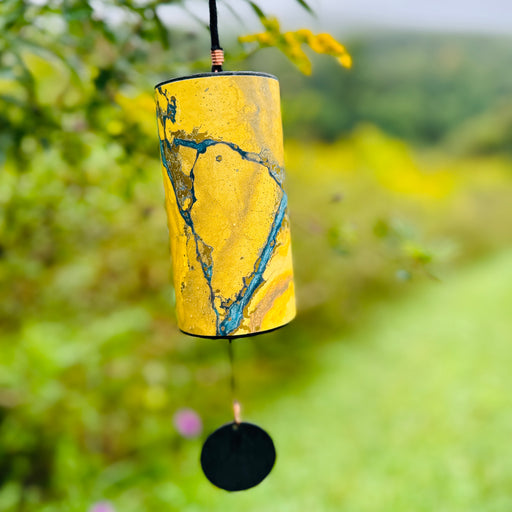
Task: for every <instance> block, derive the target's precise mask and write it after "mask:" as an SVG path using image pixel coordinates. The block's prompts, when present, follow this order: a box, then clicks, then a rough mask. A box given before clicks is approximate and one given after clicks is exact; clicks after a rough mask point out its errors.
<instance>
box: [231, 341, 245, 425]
mask: <svg viewBox="0 0 512 512" xmlns="http://www.w3.org/2000/svg"><path fill="white" fill-rule="evenodd" d="M228 352H229V367H230V376H229V387H230V390H231V400H232V402H233V418H234V420H235V423H236V424H237V425H238V424H240V422H241V421H242V420H241V412H242V411H241V409H242V408H241V406H240V402H239V401H238V400H237V398H236V394H237V390H236V377H235V355H234V351H233V338H228Z"/></svg>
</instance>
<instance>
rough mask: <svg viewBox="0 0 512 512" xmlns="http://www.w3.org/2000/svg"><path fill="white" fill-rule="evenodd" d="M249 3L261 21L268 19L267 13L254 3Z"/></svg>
mask: <svg viewBox="0 0 512 512" xmlns="http://www.w3.org/2000/svg"><path fill="white" fill-rule="evenodd" d="M247 3H248V4H249V5H250V6H251V7H252V10H253V11H254V12H255V13H256V15H257V16H258V18H259V19H260V20H262V19H265V18H266V16H265V13H264V12H263V11H262V10H261V9H260V8H259V7H258V6H257V5H256V4H255V3H254V2H250V1H249V2H247Z"/></svg>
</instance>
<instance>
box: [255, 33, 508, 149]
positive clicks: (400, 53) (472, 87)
mask: <svg viewBox="0 0 512 512" xmlns="http://www.w3.org/2000/svg"><path fill="white" fill-rule="evenodd" d="M510 44H511V40H510V39H507V38H498V37H491V36H487V37H486V36H470V35H448V34H431V35H426V34H422V35H419V34H412V33H399V34H381V35H372V36H369V35H365V36H356V37H355V38H352V40H351V41H350V51H351V54H352V56H353V58H354V66H353V68H352V69H351V70H350V72H346V71H345V70H342V69H339V68H337V67H336V66H334V65H333V63H332V62H330V61H328V60H327V59H325V58H315V59H314V73H313V75H312V77H311V78H306V77H299V76H296V74H295V73H293V72H292V70H291V68H290V67H289V65H287V63H286V62H285V61H284V60H283V59H277V62H276V59H275V58H274V59H272V58H270V55H268V56H267V55H264V54H259V55H256V56H255V57H254V59H253V62H252V64H253V65H254V66H255V67H257V68H262V69H263V68H265V69H270V70H271V71H273V72H275V73H279V77H280V81H281V85H282V89H283V111H284V122H285V126H286V128H287V133H288V135H290V136H293V137H300V138H302V139H310V140H311V139H317V140H327V141H334V140H336V139H338V138H339V137H341V136H344V135H347V134H348V133H350V132H351V131H352V130H353V129H354V128H355V127H356V126H357V125H358V124H361V123H369V124H374V125H376V126H379V127H380V128H381V129H382V130H383V131H384V132H386V133H389V134H391V135H394V136H397V137H399V138H401V139H403V140H407V141H410V142H412V143H413V144H415V145H420V146H429V145H430V146H432V145H433V144H444V143H446V144H447V145H449V146H450V148H451V149H453V150H454V151H457V152H458V153H459V154H461V153H466V154H469V153H471V154H488V153H492V152H500V151H503V152H507V153H509V154H510V153H511V152H512V135H511V134H512V106H511V105H512V69H511V67H510V65H509V63H510V55H511V52H510Z"/></svg>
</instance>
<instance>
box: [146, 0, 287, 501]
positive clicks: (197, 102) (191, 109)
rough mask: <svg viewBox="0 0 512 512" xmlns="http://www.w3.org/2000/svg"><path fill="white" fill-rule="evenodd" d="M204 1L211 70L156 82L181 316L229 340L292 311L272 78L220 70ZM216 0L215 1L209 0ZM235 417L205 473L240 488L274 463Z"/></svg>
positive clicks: (200, 330)
mask: <svg viewBox="0 0 512 512" xmlns="http://www.w3.org/2000/svg"><path fill="white" fill-rule="evenodd" d="M214 4H215V2H214V0H210V19H211V21H212V20H213V24H212V23H211V25H210V26H211V28H212V30H211V32H212V64H213V66H212V73H204V74H199V75H193V76H189V77H183V78H177V79H174V80H169V81H166V82H162V83H160V84H158V85H157V86H156V87H155V90H156V109H157V120H158V134H159V139H160V153H161V159H162V164H163V168H162V170H163V178H164V187H165V195H166V209H167V218H168V225H169V234H170V245H171V257H172V260H173V280H174V289H175V293H176V313H177V319H178V327H179V328H180V329H181V330H182V331H183V332H184V333H186V334H189V335H191V336H197V337H202V338H213V339H218V338H221V339H222V338H224V339H227V340H229V349H230V358H231V363H232V390H233V393H234V387H235V386H234V373H233V359H232V343H231V341H232V340H233V339H234V338H241V337H244V336H252V335H256V334H262V333H265V332H269V331H271V330H274V329H277V328H279V327H282V326H283V325H286V324H287V323H288V322H290V321H291V320H292V319H293V318H294V316H295V294H294V284H293V270H292V254H291V240H290V228H289V221H288V210H287V196H286V193H285V191H284V189H283V180H284V162H283V134H282V124H281V108H280V99H279V82H278V81H277V79H276V78H275V77H274V76H272V75H268V74H264V73H254V72H249V71H247V72H222V67H221V64H222V55H221V53H222V49H221V48H220V46H219V44H218V35H217V33H216V10H215V8H214V7H215V5H214ZM212 6H213V8H212ZM239 413H240V409H239V405H238V402H236V401H235V402H234V416H235V421H234V422H232V423H229V424H227V425H224V426H222V427H220V428H219V429H218V430H216V431H215V432H213V433H212V434H210V436H209V437H208V439H207V440H206V442H205V443H204V445H203V449H202V452H201V466H202V469H203V471H204V473H205V475H206V477H207V478H208V479H209V480H210V482H212V483H213V484H214V485H216V486H217V487H220V488H222V489H225V490H228V491H240V490H245V489H249V488H251V487H254V486H255V485H258V484H259V483H260V482H261V481H262V480H263V479H264V478H265V477H266V476H267V475H268V474H269V473H270V471H271V469H272V467H273V466H274V463H275V458H276V452H275V448H274V444H273V442H272V439H271V438H270V436H269V435H268V434H267V433H266V432H265V431H264V430H263V429H261V428H260V427H258V426H256V425H253V424H251V423H245V422H241V421H240V414H239Z"/></svg>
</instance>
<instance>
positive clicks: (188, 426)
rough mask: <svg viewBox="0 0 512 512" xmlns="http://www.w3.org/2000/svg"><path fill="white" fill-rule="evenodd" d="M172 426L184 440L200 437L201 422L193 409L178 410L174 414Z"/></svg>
mask: <svg viewBox="0 0 512 512" xmlns="http://www.w3.org/2000/svg"><path fill="white" fill-rule="evenodd" d="M173 419H174V426H175V427H176V430H177V431H178V432H179V433H180V434H181V435H182V436H183V437H186V438H189V439H191V438H193V437H197V436H199V435H201V432H202V431H203V422H202V421H201V418H200V416H199V414H197V412H196V411H194V410H193V409H179V410H177V411H176V413H175V414H174V418H173Z"/></svg>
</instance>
